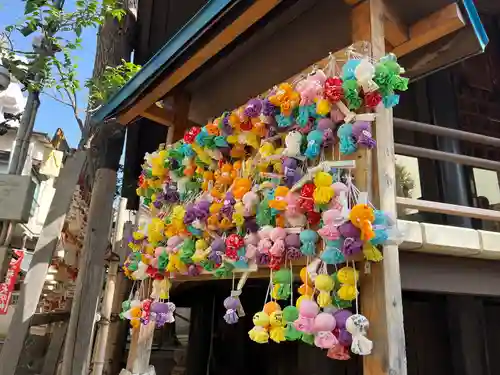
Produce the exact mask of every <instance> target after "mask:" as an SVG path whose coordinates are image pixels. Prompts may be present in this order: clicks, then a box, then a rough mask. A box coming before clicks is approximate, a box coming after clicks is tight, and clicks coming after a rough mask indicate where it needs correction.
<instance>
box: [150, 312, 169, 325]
mask: <svg viewBox="0 0 500 375" xmlns="http://www.w3.org/2000/svg"><path fill="white" fill-rule="evenodd" d="M153 314H154V315H155V321H156V326H157V327H158V328H161V327H163V326H164V325H165V324H166V323H167V317H168V315H167V314H164V313H158V314H156V313H153ZM153 314H151V315H153Z"/></svg>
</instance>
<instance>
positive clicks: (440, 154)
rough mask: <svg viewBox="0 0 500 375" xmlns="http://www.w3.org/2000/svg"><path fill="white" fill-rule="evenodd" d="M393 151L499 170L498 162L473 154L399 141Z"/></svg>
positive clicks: (499, 163) (499, 164)
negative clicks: (439, 149) (462, 153)
mask: <svg viewBox="0 0 500 375" xmlns="http://www.w3.org/2000/svg"><path fill="white" fill-rule="evenodd" d="M394 151H395V152H396V153H397V154H401V155H407V156H415V157H418V158H426V159H435V160H441V161H448V162H451V163H457V164H463V165H468V166H471V167H476V168H483V169H489V170H492V171H499V172H500V162H498V161H493V160H488V159H482V158H476V157H473V156H467V155H459V154H453V153H451V152H445V151H438V150H431V149H427V148H422V147H416V146H409V145H402V144H399V143H395V144H394Z"/></svg>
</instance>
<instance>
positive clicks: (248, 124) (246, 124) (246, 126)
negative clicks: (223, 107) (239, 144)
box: [240, 120, 253, 131]
mask: <svg viewBox="0 0 500 375" xmlns="http://www.w3.org/2000/svg"><path fill="white" fill-rule="evenodd" d="M252 128H253V125H252V121H250V120H248V121H246V122H242V123H241V124H240V129H241V130H243V131H250V130H252Z"/></svg>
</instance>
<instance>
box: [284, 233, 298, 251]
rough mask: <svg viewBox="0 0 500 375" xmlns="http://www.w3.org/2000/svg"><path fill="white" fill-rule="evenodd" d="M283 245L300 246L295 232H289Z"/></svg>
mask: <svg viewBox="0 0 500 375" xmlns="http://www.w3.org/2000/svg"><path fill="white" fill-rule="evenodd" d="M285 246H286V248H287V249H288V248H289V247H291V248H296V249H298V248H300V236H299V235H298V234H297V233H289V234H287V235H286V237H285Z"/></svg>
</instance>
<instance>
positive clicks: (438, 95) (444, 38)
mask: <svg viewBox="0 0 500 375" xmlns="http://www.w3.org/2000/svg"><path fill="white" fill-rule="evenodd" d="M475 3H476V4H477V8H476V5H475V4H474V3H473V2H472V1H469V0H463V1H460V2H458V3H455V2H453V1H451V0H439V1H437V0H432V1H431V0H421V1H418V2H415V1H410V0H385V1H382V0H365V1H359V0H358V1H357V0H345V1H343V0H333V1H332V0H282V1H279V0H255V1H243V0H242V1H229V0H226V1H224V0H212V1H202V0H190V1H185V2H179V1H174V0H168V1H167V0H142V1H140V2H139V12H138V22H139V28H140V32H139V35H138V40H137V49H136V51H135V55H134V58H135V62H136V63H138V64H143V65H144V66H143V69H142V71H141V72H140V73H139V74H138V75H137V76H136V77H135V78H134V79H132V80H131V81H130V82H129V83H128V84H127V85H126V86H125V87H124V88H123V89H122V90H121V91H120V92H119V93H118V94H117V95H116V96H114V97H113V98H112V99H111V100H110V102H109V103H108V104H107V105H105V106H104V107H103V108H101V109H100V110H99V111H98V112H97V113H96V114H95V115H94V120H95V121H98V122H100V121H104V120H106V119H108V118H111V117H116V118H118V121H120V122H121V123H122V124H123V125H124V126H127V145H126V157H125V178H124V188H123V195H124V196H126V197H127V198H128V201H129V208H131V209H134V208H137V205H138V201H137V197H136V196H135V189H136V180H137V176H138V175H139V173H140V169H141V167H140V165H141V163H142V158H143V155H144V154H145V153H146V152H152V151H154V150H155V149H156V148H157V147H158V145H159V144H160V143H163V142H165V140H167V142H171V141H175V140H177V139H179V138H180V137H181V136H182V134H183V131H184V130H185V129H186V128H187V127H188V126H190V125H191V124H203V123H204V122H205V121H206V120H207V119H208V118H210V117H212V116H216V115H218V114H219V113H221V112H222V111H223V110H225V109H231V108H233V107H235V106H238V105H240V104H242V103H244V102H245V101H246V100H247V99H248V98H250V97H252V96H255V95H257V94H259V93H261V92H263V91H264V90H266V89H267V88H269V87H272V86H273V85H274V84H276V83H279V82H280V81H282V80H286V79H287V78H288V77H291V76H293V75H295V74H297V73H298V72H301V71H303V70H304V69H305V68H307V67H309V66H311V65H312V64H314V63H316V62H318V61H320V60H321V59H322V58H324V57H325V56H326V55H328V53H329V52H335V51H338V50H341V49H343V48H345V47H347V46H349V45H350V44H352V43H354V42H356V41H360V40H367V41H369V42H371V43H372V46H373V49H374V50H375V53H376V54H380V53H382V54H383V53H384V50H386V51H393V52H394V53H395V54H396V55H398V57H399V59H400V61H401V64H402V65H403V66H405V67H406V68H407V70H408V74H409V76H410V77H411V78H412V83H411V85H410V90H409V91H408V93H407V94H405V96H404V97H403V98H402V101H401V106H400V107H397V109H396V110H395V111H394V116H395V119H394V121H392V117H391V116H390V115H389V116H383V118H384V119H385V120H384V122H381V123H380V124H377V129H379V128H380V129H381V132H380V134H379V136H380V135H385V136H386V138H385V140H382V139H379V144H383V145H385V146H386V147H387V150H389V151H388V152H389V154H388V155H385V156H384V152H381V153H378V154H377V156H376V161H377V165H378V166H379V175H378V176H379V177H380V176H382V177H383V176H384V175H383V174H381V173H382V172H380V169H381V167H383V168H392V169H393V170H394V167H395V165H394V161H393V160H392V159H391V157H392V155H391V154H390V152H391V151H390V150H391V149H392V147H393V143H394V148H395V152H396V154H398V155H404V156H408V157H412V158H414V159H413V160H414V161H415V163H417V166H418V167H417V169H416V173H417V174H418V176H417V175H413V176H412V178H413V179H414V180H418V181H417V183H418V185H419V191H420V192H421V194H420V196H419V197H411V196H408V195H406V196H400V197H398V199H397V200H396V201H397V203H398V208H400V209H401V210H400V213H401V214H403V215H404V216H402V217H401V219H402V220H400V228H401V230H402V232H403V235H404V242H403V243H402V244H401V246H400V247H399V250H400V251H399V256H398V252H397V251H394V252H395V253H396V255H394V253H393V252H391V251H388V252H386V256H387V257H388V258H387V259H386V261H385V263H384V265H383V266H382V267H380V269H379V268H377V269H375V270H374V272H373V273H372V275H371V276H370V277H369V280H365V281H366V283H365V284H362V288H363V285H365V286H364V287H365V288H366V289H370V290H371V291H372V292H373V291H374V290H377V291H380V292H379V293H372V294H373V297H372V298H371V299H370V300H368V298H363V297H362V309H363V310H364V311H366V312H364V314H365V315H369V317H370V320H371V321H372V330H371V332H370V334H371V336H372V338H373V339H374V340H375V341H376V342H377V345H379V348H380V349H377V350H376V351H375V353H374V354H373V356H371V357H367V358H366V359H365V360H364V363H363V364H362V361H361V360H358V359H355V360H353V361H351V362H348V363H339V362H336V361H330V360H328V359H327V358H325V357H324V356H321V355H318V353H317V352H315V351H312V350H310V349H309V348H307V347H304V346H298V345H296V344H293V343H290V344H284V345H280V346H277V345H269V346H265V347H262V346H257V345H256V344H253V343H251V342H248V340H247V337H246V332H247V331H248V327H246V326H245V325H244V324H242V325H239V326H238V327H233V326H224V325H221V324H220V322H221V318H220V317H221V313H220V311H219V309H220V308H221V306H222V301H223V299H224V298H225V297H226V295H224V292H227V288H228V287H227V284H225V282H224V281H216V282H200V283H194V282H193V283H188V282H186V283H183V284H181V285H179V286H178V287H177V289H176V290H175V298H176V303H177V305H178V306H184V307H186V308H189V309H190V318H189V320H190V326H189V332H190V333H189V341H188V342H189V344H188V348H187V357H186V358H184V365H182V366H180V365H178V367H179V366H180V367H185V369H184V370H183V371H184V372H182V371H181V372H182V373H186V374H189V375H198V374H217V375H220V374H225V373H228V374H229V373H234V372H237V373H241V374H250V373H256V372H259V373H265V374H271V373H272V374H276V373H278V374H281V373H283V374H284V373H287V374H305V373H308V374H329V373H334V372H335V373H339V374H352V375H354V374H361V373H364V374H377V375H378V374H391V375H393V374H394V375H395V374H397V375H400V374H406V373H408V374H412V375H413V374H414V375H417V374H426V375H434V374H436V375H437V374H454V375H493V374H498V373H500V361H499V360H498V359H497V358H496V356H495V354H496V352H497V351H498V350H497V349H498V347H499V343H500V327H499V323H498V320H497V316H498V312H499V311H500V299H499V298H498V297H499V296H500V286H499V285H500V263H498V261H500V246H499V245H498V244H499V243H500V233H496V232H495V231H494V230H495V228H496V227H495V225H492V224H491V223H492V222H497V223H498V222H500V213H498V212H496V211H494V210H492V208H493V209H494V208H495V206H494V204H495V203H499V202H491V204H488V205H486V206H485V205H484V204H482V203H481V199H478V198H479V196H480V194H478V186H477V181H476V179H475V178H474V170H473V168H479V169H481V170H492V171H494V172H500V155H499V151H498V146H499V145H500V128H499V127H498V123H497V122H498V119H500V117H499V116H498V115H496V113H497V112H499V110H498V108H500V94H499V92H500V86H499V85H500V81H499V80H498V77H499V74H500V73H499V70H498V66H499V62H500V60H499V56H500V49H499V47H498V46H500V44H499V40H500V32H499V27H500V5H497V4H494V2H493V1H490V0H478V1H476V2H475ZM477 10H478V11H479V15H480V17H479V15H478V13H477ZM483 24H484V27H485V28H486V31H485V29H484V28H483ZM384 34H385V37H384ZM486 34H487V35H486ZM488 36H489V37H490V39H491V41H490V43H489V44H488ZM484 50H485V52H484V53H483V51H484ZM393 125H394V136H395V141H394V142H393V140H392V129H393ZM432 125H434V126H432ZM443 129H444V130H443ZM377 133H378V130H377ZM480 135H484V136H485V137H481V136H480ZM382 149H383V148H382ZM457 156H458V157H457ZM461 156H466V158H464V157H461ZM467 156H468V157H469V158H467ZM391 160H392V161H391ZM391 173H393V172H391ZM414 182H415V181H414ZM490 182H491V181H490ZM497 184H498V180H497ZM493 185H494V184H493ZM382 190H383V188H382V189H381V188H380V187H377V188H375V191H376V192H378V193H379V194H380V192H381V191H382ZM392 194H393V193H392ZM380 195H381V196H382V194H380ZM393 195H394V194H393ZM383 197H384V198H388V199H389V200H390V199H394V198H395V197H394V196H392V198H391V196H390V195H387V191H386V192H385V193H384V195H383ZM415 198H419V199H415ZM483 203H484V201H483ZM383 204H388V205H389V207H390V205H391V203H390V202H383ZM416 211H418V212H416ZM390 250H397V249H390ZM246 288H247V289H248V297H247V298H248V301H253V300H255V304H257V303H261V301H260V296H261V295H262V294H263V293H264V292H265V286H264V285H263V284H262V283H260V282H259V281H258V280H254V281H251V282H249V283H248V285H247V286H246ZM384 289H385V291H384ZM401 290H402V291H403V292H402V300H401V299H400V296H401ZM246 293H247V292H246ZM361 293H362V294H363V290H361ZM398 296H399V297H398ZM248 303H249V306H248V310H249V311H253V310H255V309H252V306H251V304H252V302H248ZM401 305H402V309H403V313H404V328H405V329H404V337H405V341H401V339H402V338H403V334H402V332H399V329H400V328H401V327H400V326H401V325H402V320H401V318H400V316H399V315H398V314H399V312H400V310H401ZM245 324H248V322H247V323H245ZM167 336H168V337H169V338H172V337H173V336H172V335H171V334H170V335H167ZM405 343H406V345H405ZM154 345H156V346H153V355H152V361H161V360H162V358H166V357H165V356H163V357H162V355H155V352H154V350H155V349H156V350H157V351H158V352H161V351H162V350H164V349H165V348H166V347H172V345H173V346H174V347H179V345H180V344H179V342H177V341H175V340H174V341H172V340H164V341H163V344H158V343H155V344H154ZM405 346H406V358H405ZM162 366H163V365H162ZM172 367H174V366H173V365H168V364H165V365H164V370H162V371H165V372H164V373H169V372H168V370H167V369H170V368H172ZM157 373H160V374H162V373H163V372H158V370H157Z"/></svg>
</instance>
